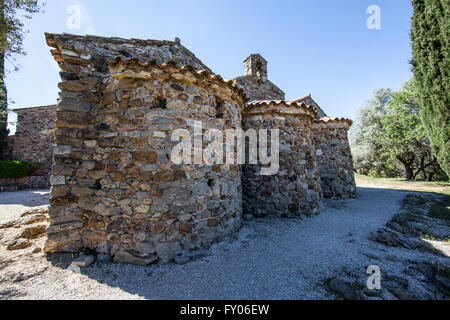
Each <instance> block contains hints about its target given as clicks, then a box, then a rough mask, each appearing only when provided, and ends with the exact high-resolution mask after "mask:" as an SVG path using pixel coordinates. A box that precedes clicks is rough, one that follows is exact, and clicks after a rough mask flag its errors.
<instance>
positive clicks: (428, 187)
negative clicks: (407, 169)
mask: <svg viewBox="0 0 450 320" xmlns="http://www.w3.org/2000/svg"><path fill="white" fill-rule="evenodd" d="M355 180H356V184H357V185H366V184H371V185H372V184H373V185H375V186H377V187H381V186H384V187H386V188H387V189H396V190H405V191H418V192H425V193H437V194H443V195H448V196H450V182H449V181H433V182H428V181H407V180H405V179H403V178H373V177H369V176H364V175H360V174H355Z"/></svg>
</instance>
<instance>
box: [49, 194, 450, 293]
mask: <svg viewBox="0 0 450 320" xmlns="http://www.w3.org/2000/svg"><path fill="white" fill-rule="evenodd" d="M399 193H400V194H404V195H405V196H406V195H407V194H412V195H421V194H422V195H423V194H424V193H423V192H414V191H409V190H393V189H382V188H368V187H364V188H361V187H359V188H358V197H360V199H359V203H356V202H353V201H358V199H357V200H354V199H349V200H330V201H327V202H326V206H327V207H326V208H325V210H327V209H329V210H331V211H332V212H333V213H332V214H333V215H335V214H339V211H341V210H342V211H344V210H347V211H348V210H357V211H353V213H354V214H355V216H356V217H362V218H363V219H366V220H367V219H371V218H370V216H368V215H369V214H370V212H372V214H373V213H376V215H377V217H376V219H378V220H377V224H376V225H380V226H381V225H383V226H384V225H389V223H390V222H391V225H392V221H394V222H396V221H395V219H394V220H392V217H393V216H394V214H395V212H392V214H391V213H390V212H389V213H383V212H381V213H379V214H378V213H377V212H376V210H378V209H376V208H383V206H382V205H381V206H380V203H382V202H383V200H385V201H394V200H395V201H398V198H399V197H398V196H397V195H398V194H399ZM384 194H385V195H386V196H385V197H384V196H383V195H384ZM427 194H428V195H430V194H431V195H433V194H434V195H435V196H438V195H439V194H436V193H427ZM394 195H395V196H394ZM439 196H442V195H439ZM361 199H364V201H367V202H368V203H367V206H368V207H375V209H374V208H371V211H367V212H365V210H364V209H363V208H364V205H363V204H362V203H361ZM373 199H376V200H375V201H376V203H373ZM392 199H394V200H392ZM352 206H353V207H352ZM355 208H356V209H355ZM336 211H337V212H336ZM363 211H364V212H363ZM345 215H346V216H348V215H349V213H348V212H346V213H345ZM303 218H305V217H303ZM384 218H385V219H384ZM310 219H318V217H310ZM345 221H347V222H348V223H351V222H350V221H349V220H348V219H347V220H344V222H343V223H347V222H345ZM354 221H355V219H353V222H354ZM358 221H360V220H356V223H358ZM380 221H381V222H380ZM369 222H370V221H369ZM364 223H365V224H361V223H360V224H361V225H362V226H361V228H368V225H367V221H365V222H364ZM396 223H398V221H397V222H396ZM408 226H409V225H407V224H405V225H404V226H403V225H401V226H400V228H403V227H405V228H407V227H408ZM356 227H358V226H356ZM394 227H396V226H395V225H394ZM385 228H388V227H385ZM339 230H341V229H339ZM364 230H365V229H364ZM389 232H390V231H389ZM347 233H348V232H347ZM368 233H369V232H368ZM408 235H409V234H408ZM259 236H261V235H259ZM345 236H346V233H345V232H343V233H342V234H337V238H342V237H344V238H345ZM404 237H405V236H404ZM280 238H281V239H282V240H280V243H274V245H275V246H274V247H277V248H278V249H279V250H278V251H277V252H276V257H275V258H276V259H277V260H276V261H275V264H274V262H273V260H274V257H272V256H271V255H273V252H270V251H269V249H268V251H267V252H265V253H263V256H264V258H263V259H261V258H260V257H259V256H258V255H256V254H255V252H248V261H245V262H244V264H242V265H239V264H237V263H235V261H230V260H228V261H227V262H226V263H227V265H228V264H229V265H233V266H234V265H239V267H236V268H233V269H227V270H228V272H229V273H227V274H223V273H220V270H224V269H223V268H221V266H220V267H217V266H215V265H214V264H213V263H210V262H209V261H208V256H206V257H203V258H202V259H204V260H202V261H201V263H199V264H197V265H192V264H194V263H195V262H189V263H187V264H185V265H183V266H181V265H176V264H173V265H161V266H160V265H158V264H156V265H151V266H135V265H114V264H111V263H102V262H96V263H94V264H93V265H91V266H89V267H87V268H82V269H81V270H80V269H78V270H77V269H75V270H74V272H80V273H81V274H82V275H84V276H86V277H88V278H90V279H93V280H95V281H97V282H99V283H101V284H104V285H106V286H109V287H111V288H120V289H121V290H123V291H125V292H127V293H130V294H133V295H138V296H140V297H144V298H147V299H182V298H183V296H184V294H186V296H185V299H186V298H189V299H201V298H204V295H206V293H209V292H211V288H215V289H217V290H216V291H215V292H214V293H215V295H214V297H217V295H219V296H220V297H221V298H222V299H228V298H229V297H233V296H239V297H242V296H244V297H247V298H250V299H253V298H255V299H258V297H264V298H265V299H266V297H267V293H266V292H264V288H265V287H266V288H271V290H274V289H273V287H275V288H277V286H279V290H286V288H284V287H283V285H282V284H279V283H278V282H277V279H278V277H279V276H281V277H283V276H285V275H286V273H287V272H292V270H291V269H292V265H294V264H295V265H296V268H297V269H300V270H301V269H302V268H303V264H302V263H303V262H302V260H301V259H304V258H303V256H302V257H301V259H300V258H299V257H300V256H299V257H296V258H299V259H300V260H298V261H297V262H298V263H297V262H295V261H293V260H292V257H293V256H292V249H291V248H284V245H285V243H284V242H283V241H285V240H286V239H285V238H283V236H282V235H281V236H280ZM368 238H369V234H367V239H366V240H367V241H369V240H368ZM318 239H320V237H318ZM401 240H405V239H403V238H402V239H401ZM250 241H253V242H255V241H261V239H258V238H256V239H252V240H250ZM275 241H276V239H275ZM293 241H295V239H294V240H293ZM311 241H320V240H317V239H315V238H311ZM330 241H332V239H331V240H330ZM374 241H375V240H374ZM408 241H410V239H406V240H405V242H404V243H405V244H406V243H410V242H408ZM411 243H413V242H411ZM414 243H415V242H414ZM358 245H359V244H358V243H357V242H356V243H348V244H347V245H346V247H345V250H347V248H348V251H349V252H351V254H353V252H354V251H355V248H352V246H358ZM379 245H380V244H379ZM382 245H383V246H384V247H385V249H384V250H386V251H387V250H389V252H391V251H390V250H392V249H390V248H389V245H386V244H382ZM302 247H306V248H309V246H304V244H302ZM400 247H401V246H400ZM314 248H316V247H315V246H311V250H310V251H311V252H306V255H305V256H307V254H309V255H311V254H313V255H314V254H315V252H314ZM289 249H291V251H289ZM404 249H405V250H409V249H407V248H404ZM410 249H411V248H410ZM271 250H274V249H273V248H272V249H271ZM369 250H371V249H369ZM413 250H414V249H413ZM237 252H239V253H240V254H242V253H243V252H244V253H245V251H243V249H241V248H240V249H239V250H238V251H237ZM356 252H357V253H355V254H356V255H358V256H366V255H367V254H370V253H372V251H370V252H363V251H358V249H356ZM219 254H220V253H219ZM377 254H379V252H377ZM333 255H334V256H333ZM394 255H395V254H394ZM255 257H256V258H255ZM328 257H330V258H332V259H329V260H333V259H335V258H336V259H338V258H339V252H338V251H337V250H336V251H330V252H329V256H328ZM72 258H73V257H72V255H71V254H53V255H49V257H48V260H49V261H50V262H51V263H52V264H53V265H54V266H57V267H60V268H64V269H66V268H68V267H69V265H70V262H71V260H72ZM239 258H240V256H239V257H236V260H239ZM232 259H233V258H232ZM257 259H259V260H257ZM214 260H218V259H214ZM239 261H240V262H242V260H239ZM324 261H325V260H324ZM326 261H328V259H326ZM362 261H367V259H360V260H358V259H352V263H353V264H351V265H350V264H349V265H348V267H349V268H350V269H352V270H355V269H357V270H365V268H367V265H366V264H364V263H365V262H362ZM260 263H262V264H264V263H267V265H268V266H276V268H272V269H270V270H268V269H267V267H266V268H264V266H261V265H260ZM296 263H297V264H296ZM305 263H306V264H313V265H314V263H315V262H311V263H309V262H305ZM317 263H318V264H319V263H320V264H322V263H323V261H317ZM380 263H381V261H380ZM402 263H403V262H402ZM197 266H198V269H197ZM404 266H405V271H401V272H398V273H399V274H391V275H389V276H388V278H386V281H387V282H386V284H387V285H388V287H387V290H384V292H383V294H381V293H376V294H374V293H373V292H369V291H367V290H365V289H364V286H365V283H366V282H365V281H366V279H367V278H361V279H357V280H355V277H353V276H352V277H347V278H348V279H344V280H341V279H339V278H340V277H341V276H342V275H341V274H340V270H335V267H333V266H332V265H329V266H328V265H326V267H329V271H330V273H332V276H331V277H327V278H324V277H322V278H321V280H319V281H316V280H315V281H316V283H315V284H314V285H313V286H312V288H311V289H310V290H313V291H320V292H325V293H324V294H323V293H321V294H320V296H321V297H322V299H330V297H331V298H334V299H342V298H344V299H371V298H373V299H387V300H389V299H408V298H411V296H412V295H411V290H414V285H413V284H411V283H410V282H408V281H412V280H411V278H409V280H407V281H406V282H405V280H404V279H405V278H404V277H405V274H406V273H405V274H403V272H407V269H406V268H408V267H409V268H410V269H411V270H412V269H413V268H417V269H418V270H419V271H417V272H416V271H414V272H415V273H414V277H415V278H417V279H419V280H420V279H421V278H420V277H419V276H418V275H417V274H420V276H421V275H422V274H424V273H426V272H428V273H430V275H428V276H429V279H430V280H429V281H430V282H431V281H436V275H437V274H438V272H437V271H436V270H437V269H436V267H435V266H434V265H433V266H432V265H427V264H426V263H425V262H422V261H417V262H413V261H407V262H405V265H404ZM439 267H440V265H439ZM71 268H72V267H71ZM216 269H217V270H218V271H215V270H216ZM414 270H415V269H414ZM205 271H206V272H207V273H208V274H203V272H205ZM268 271H270V273H271V274H267V272H268ZM297 272H298V271H297ZM333 272H334V273H333ZM358 272H359V271H358ZM409 272H412V271H409ZM439 272H440V271H439ZM181 273H182V274H186V276H185V277H182V278H181V277H180V276H178V277H177V274H181ZM211 273H212V274H213V278H211ZM247 273H248V275H249V277H242V274H247ZM289 274H290V273H289ZM292 274H293V273H292ZM358 274H359V273H358ZM440 274H441V273H439V275H440ZM314 276H316V275H314ZM362 276H365V274H364V273H363V274H362ZM268 277H269V279H268ZM358 277H361V276H358ZM312 278H318V276H317V277H312ZM415 278H414V279H415ZM212 279H214V280H213V281H212ZM232 279H233V280H234V283H236V279H243V280H242V282H238V286H237V287H233V288H231V287H227V285H228V284H229V283H233V282H232ZM427 279H428V278H427ZM292 280H293V281H302V280H298V279H296V278H295V279H294V278H293V279H292ZM419 280H418V281H419ZM441 280H442V279H441ZM355 281H356V283H355ZM414 281H415V280H414ZM427 281H428V280H427ZM442 281H445V279H444V280H442ZM427 283H429V282H427ZM427 285H428V284H427ZM441 285H442V284H441ZM271 286H272V287H271ZM444 286H445V284H444ZM327 287H328V288H327ZM293 288H296V287H295V286H294V284H293ZM434 288H435V286H434V285H433V286H432V285H431V284H430V285H429V287H426V288H425V289H423V290H425V292H424V294H423V295H420V296H419V295H418V296H416V297H417V298H419V299H420V298H422V299H424V298H425V299H426V298H439V297H442V296H440V295H436V294H435V293H434V291H432V294H429V295H428V294H427V293H426V291H428V290H435V289H434ZM249 292H251V294H252V295H251V296H250V295H249ZM272 292H274V291H272ZM326 292H328V293H326ZM329 293H332V295H331V296H330V294H329ZM202 294H203V295H202ZM439 294H442V293H439ZM444 295H445V293H444ZM211 298H213V296H211ZM269 299H270V297H269ZM274 299H275V298H274ZM292 299H305V297H304V296H303V295H301V294H300V293H299V292H295V291H294V292H292Z"/></svg>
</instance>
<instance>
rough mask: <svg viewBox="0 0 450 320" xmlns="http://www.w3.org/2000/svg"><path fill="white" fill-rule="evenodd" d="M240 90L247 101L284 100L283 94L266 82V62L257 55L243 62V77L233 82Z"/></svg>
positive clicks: (268, 81) (269, 82)
mask: <svg viewBox="0 0 450 320" xmlns="http://www.w3.org/2000/svg"><path fill="white" fill-rule="evenodd" d="M233 82H234V84H235V85H236V86H238V87H239V88H241V89H242V90H243V91H244V93H245V95H246V97H247V100H248V101H255V100H284V99H285V94H284V92H283V91H282V90H281V89H280V88H278V87H277V86H276V85H274V84H273V83H272V82H271V81H270V80H268V75H267V61H266V60H265V59H264V58H263V57H261V56H260V55H259V54H252V55H250V56H249V57H247V58H246V59H245V60H244V75H243V76H241V77H237V78H235V79H234V80H233Z"/></svg>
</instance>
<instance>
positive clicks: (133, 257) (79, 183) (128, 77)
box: [46, 39, 244, 264]
mask: <svg viewBox="0 0 450 320" xmlns="http://www.w3.org/2000/svg"><path fill="white" fill-rule="evenodd" d="M52 41H53V40H51V39H50V43H51V44H55V45H56V46H57V47H58V48H59V49H58V51H57V52H55V54H56V56H57V58H58V59H62V60H60V66H61V68H62V69H63V70H66V71H65V72H70V73H71V74H70V75H67V77H62V78H63V80H64V81H63V82H61V83H60V84H59V87H60V89H61V90H62V91H61V93H60V97H61V101H60V103H59V104H58V114H57V120H56V144H57V147H56V150H55V165H54V167H53V176H52V189H51V199H50V203H51V207H50V216H51V225H50V227H49V228H48V241H47V245H46V251H47V252H57V251H65V252H67V251H68V252H79V251H82V250H85V249H91V250H95V251H96V252H97V253H99V254H104V255H107V256H111V257H113V258H114V261H116V262H127V263H134V264H149V263H152V262H154V261H156V260H161V261H169V260H171V259H173V258H175V257H177V256H178V255H180V254H184V253H185V251H186V250H195V249H199V248H204V247H208V246H209V245H210V244H211V243H213V242H215V241H218V240H220V239H221V238H222V237H224V236H226V235H229V234H230V233H232V232H233V231H235V230H236V229H237V228H239V227H240V224H241V216H242V195H241V192H242V191H241V190H242V187H241V171H240V167H239V166H226V165H218V166H213V167H211V166H207V165H175V164H174V163H173V162H171V161H170V159H169V157H170V150H171V149H172V147H173V146H174V145H175V144H176V143H175V142H171V137H170V135H171V132H172V131H173V130H174V129H179V128H185V129H187V130H191V131H192V123H193V121H194V120H196V121H201V122H202V123H203V126H204V127H205V128H209V127H214V128H218V129H224V128H225V129H226V128H232V127H240V122H241V119H240V109H241V108H242V105H243V99H244V97H243V95H242V94H241V92H239V91H238V90H237V88H234V87H233V86H231V82H228V83H226V82H224V81H223V80H222V79H221V78H220V77H218V76H214V77H211V76H210V74H209V72H207V71H204V72H197V71H196V70H195V68H194V67H184V68H183V69H181V68H180V66H179V65H180V64H182V63H177V62H167V63H163V64H159V63H158V61H157V60H154V61H150V62H148V63H146V64H144V63H140V62H138V60H137V59H131V60H130V61H128V62H126V61H123V60H120V59H118V60H114V61H111V62H110V65H109V67H108V68H107V70H106V71H104V70H103V69H102V70H97V69H96V66H95V65H92V63H93V61H92V60H86V61H87V62H83V61H82V60H83V57H82V55H86V53H84V52H83V50H84V49H83V47H77V48H78V51H77V49H75V46H74V44H73V43H72V42H70V41H69V42H68V43H67V42H65V41H64V40H62V42H59V41H57V42H56V43H54V42H52ZM67 50H70V53H69V52H68V51H67ZM64 52H65V53H64ZM60 53H62V55H60ZM76 55H78V57H75V56H76ZM85 58H86V59H87V58H88V57H87V55H86V56H85ZM91 58H92V55H91V57H90V58H89V59H91ZM74 59H75V60H74ZM189 59H190V57H189V56H188V57H182V56H180V58H179V60H180V61H187V60H189ZM79 63H82V64H85V63H88V65H86V66H83V65H80V64H79ZM69 70H70V71H69ZM76 71H78V73H76ZM67 78H71V79H77V78H79V79H77V80H66V79H67ZM218 104H219V105H218Z"/></svg>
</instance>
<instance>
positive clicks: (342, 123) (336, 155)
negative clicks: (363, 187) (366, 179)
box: [313, 118, 356, 198]
mask: <svg viewBox="0 0 450 320" xmlns="http://www.w3.org/2000/svg"><path fill="white" fill-rule="evenodd" d="M351 125H352V121H351V120H349V119H344V118H321V119H320V120H316V121H315V123H314V124H313V137H314V144H315V147H316V153H317V163H318V166H319V171H320V178H321V184H322V190H323V194H324V197H325V198H347V197H355V196H356V185H355V177H354V169H353V159H352V153H351V150H350V145H349V141H348V130H349V129H350V127H351Z"/></svg>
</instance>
